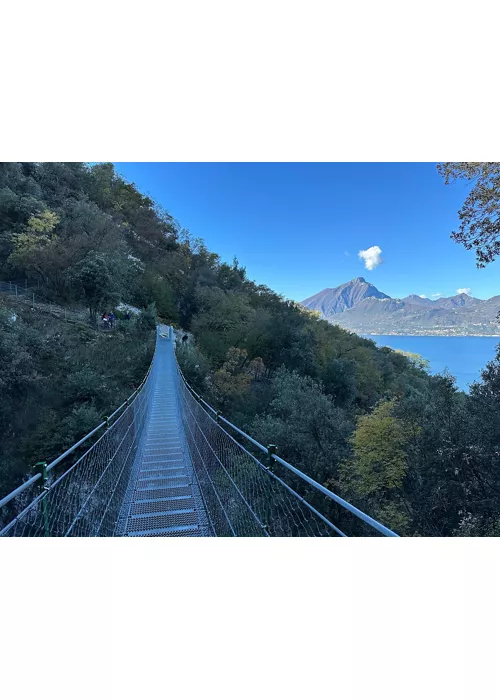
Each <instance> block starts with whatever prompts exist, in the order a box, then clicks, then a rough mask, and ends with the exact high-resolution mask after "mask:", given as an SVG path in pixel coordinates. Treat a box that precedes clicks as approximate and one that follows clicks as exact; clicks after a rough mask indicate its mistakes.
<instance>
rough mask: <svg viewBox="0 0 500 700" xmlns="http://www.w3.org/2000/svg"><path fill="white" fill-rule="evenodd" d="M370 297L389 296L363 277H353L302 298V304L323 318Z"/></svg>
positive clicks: (385, 297) (380, 297) (381, 297)
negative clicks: (317, 312)
mask: <svg viewBox="0 0 500 700" xmlns="http://www.w3.org/2000/svg"><path fill="white" fill-rule="evenodd" d="M370 297H375V298H376V299H389V298H390V297H388V296H387V294H384V293H383V292H380V291H379V290H378V289H377V288H376V287H374V286H373V285H372V284H370V283H369V282H367V281H366V280H365V278H364V277H355V278H354V279H353V280H351V281H350V282H345V283H344V284H341V285H340V286H339V287H334V288H332V289H323V290H322V291H321V292H319V293H318V294H315V295H314V296H312V297H309V298H308V299H304V301H303V302H302V305H303V306H305V307H306V308H308V309H313V310H315V311H319V312H320V313H321V314H322V316H323V317H324V318H328V317H329V316H332V315H333V314H339V313H342V312H343V311H346V310H347V309H352V307H353V306H356V305H357V304H359V303H360V302H362V301H363V300H364V299H368V298H370Z"/></svg>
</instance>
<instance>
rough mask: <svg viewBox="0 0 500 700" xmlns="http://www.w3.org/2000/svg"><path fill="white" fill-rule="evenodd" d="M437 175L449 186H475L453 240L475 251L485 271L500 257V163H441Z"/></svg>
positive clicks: (465, 203)
mask: <svg viewBox="0 0 500 700" xmlns="http://www.w3.org/2000/svg"><path fill="white" fill-rule="evenodd" d="M438 172H439V173H440V175H442V176H443V178H444V181H445V183H446V184H447V185H448V184H449V183H451V182H454V181H456V180H465V181H466V182H468V183H471V184H472V187H471V189H470V191H469V194H468V195H467V197H466V199H465V201H464V203H463V205H462V208H461V209H460V211H459V212H458V216H459V219H460V226H459V228H458V231H453V233H452V234H451V237H452V238H453V240H455V241H456V242H457V243H461V244H462V245H463V246H464V248H466V249H467V250H474V251H475V253H476V261H477V266H478V267H486V265H487V264H488V263H490V262H491V261H492V260H494V259H495V258H496V257H497V255H498V254H499V253H500V163H439V165H438Z"/></svg>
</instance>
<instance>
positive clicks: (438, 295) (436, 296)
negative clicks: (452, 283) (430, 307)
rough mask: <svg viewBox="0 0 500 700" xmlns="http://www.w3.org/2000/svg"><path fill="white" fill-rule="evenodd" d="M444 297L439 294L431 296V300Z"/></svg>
mask: <svg viewBox="0 0 500 700" xmlns="http://www.w3.org/2000/svg"><path fill="white" fill-rule="evenodd" d="M442 296H443V295H442V294H441V292H437V293H436V294H431V299H437V298H438V297H442Z"/></svg>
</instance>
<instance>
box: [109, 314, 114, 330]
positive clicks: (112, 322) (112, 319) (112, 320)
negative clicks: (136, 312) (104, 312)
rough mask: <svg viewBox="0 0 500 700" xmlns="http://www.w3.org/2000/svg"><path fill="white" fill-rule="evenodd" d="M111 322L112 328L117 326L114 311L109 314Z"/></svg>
mask: <svg viewBox="0 0 500 700" xmlns="http://www.w3.org/2000/svg"><path fill="white" fill-rule="evenodd" d="M109 323H110V325H111V328H114V327H115V315H114V313H113V312H111V313H110V314H109Z"/></svg>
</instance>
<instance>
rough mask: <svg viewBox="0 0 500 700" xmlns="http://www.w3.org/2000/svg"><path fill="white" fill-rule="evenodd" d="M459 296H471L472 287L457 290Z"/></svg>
mask: <svg viewBox="0 0 500 700" xmlns="http://www.w3.org/2000/svg"><path fill="white" fill-rule="evenodd" d="M457 294H470V287H462V288H461V289H457Z"/></svg>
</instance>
